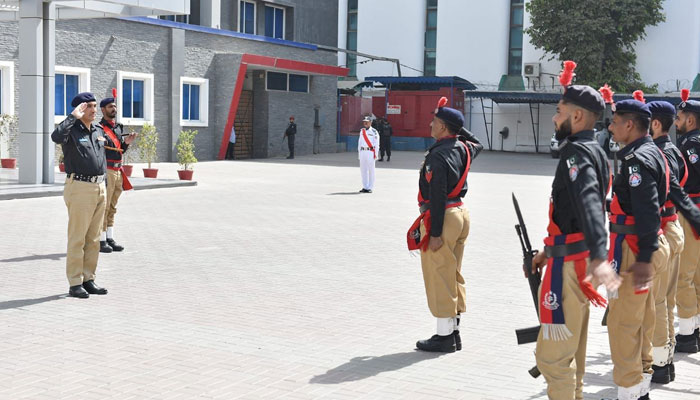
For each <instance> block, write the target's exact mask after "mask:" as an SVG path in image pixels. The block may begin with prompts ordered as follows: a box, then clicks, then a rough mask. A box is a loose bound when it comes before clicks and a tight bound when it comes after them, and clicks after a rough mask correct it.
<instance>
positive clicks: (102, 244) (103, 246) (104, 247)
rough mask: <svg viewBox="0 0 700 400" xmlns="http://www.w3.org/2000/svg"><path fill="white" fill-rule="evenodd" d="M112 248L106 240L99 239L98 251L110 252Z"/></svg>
mask: <svg viewBox="0 0 700 400" xmlns="http://www.w3.org/2000/svg"><path fill="white" fill-rule="evenodd" d="M111 252H112V248H111V247H109V245H108V244H107V242H106V241H104V240H100V253H111Z"/></svg>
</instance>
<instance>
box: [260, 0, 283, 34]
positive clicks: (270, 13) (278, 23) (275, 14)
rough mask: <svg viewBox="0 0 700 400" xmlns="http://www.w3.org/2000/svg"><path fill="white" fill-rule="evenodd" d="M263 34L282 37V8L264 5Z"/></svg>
mask: <svg viewBox="0 0 700 400" xmlns="http://www.w3.org/2000/svg"><path fill="white" fill-rule="evenodd" d="M265 36H268V37H273V38H277V39H284V10H283V9H281V8H277V7H270V6H265Z"/></svg>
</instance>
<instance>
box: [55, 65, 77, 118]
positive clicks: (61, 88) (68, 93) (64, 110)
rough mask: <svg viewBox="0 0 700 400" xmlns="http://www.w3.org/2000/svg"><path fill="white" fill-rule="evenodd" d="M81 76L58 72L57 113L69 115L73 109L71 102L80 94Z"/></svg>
mask: <svg viewBox="0 0 700 400" xmlns="http://www.w3.org/2000/svg"><path fill="white" fill-rule="evenodd" d="M79 82H80V77H79V76H78V75H71V74H56V84H55V96H56V99H55V104H54V114H55V115H68V114H70V113H71V112H72V111H73V108H72V107H71V105H70V103H71V101H72V100H73V98H74V97H75V96H76V95H77V94H78V91H79V90H80V87H79Z"/></svg>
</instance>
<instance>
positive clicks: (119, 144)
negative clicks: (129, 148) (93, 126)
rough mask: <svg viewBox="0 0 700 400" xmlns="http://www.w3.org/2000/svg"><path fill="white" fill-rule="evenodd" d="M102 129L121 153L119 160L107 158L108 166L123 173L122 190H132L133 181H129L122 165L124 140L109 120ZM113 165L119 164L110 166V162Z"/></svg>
mask: <svg viewBox="0 0 700 400" xmlns="http://www.w3.org/2000/svg"><path fill="white" fill-rule="evenodd" d="M102 129H104V131H105V133H106V134H107V136H109V138H110V140H112V143H114V147H115V149H116V152H117V153H118V154H119V156H120V157H119V160H107V168H108V169H111V170H112V171H119V172H120V173H121V174H122V190H131V189H133V188H134V187H133V186H132V185H131V182H130V181H129V177H128V176H126V173H125V172H124V167H122V165H121V162H122V160H121V154H122V153H123V152H124V150H122V142H121V140H119V138H118V137H117V135H116V134H115V133H114V131H113V130H112V126H111V125H110V124H109V122H107V123H106V124H104V125H102ZM110 163H111V164H113V165H118V167H117V166H110V165H109V164H110Z"/></svg>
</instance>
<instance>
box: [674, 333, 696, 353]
mask: <svg viewBox="0 0 700 400" xmlns="http://www.w3.org/2000/svg"><path fill="white" fill-rule="evenodd" d="M676 352H677V353H697V352H698V340H697V338H696V337H695V334H694V333H691V334H690V335H676Z"/></svg>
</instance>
